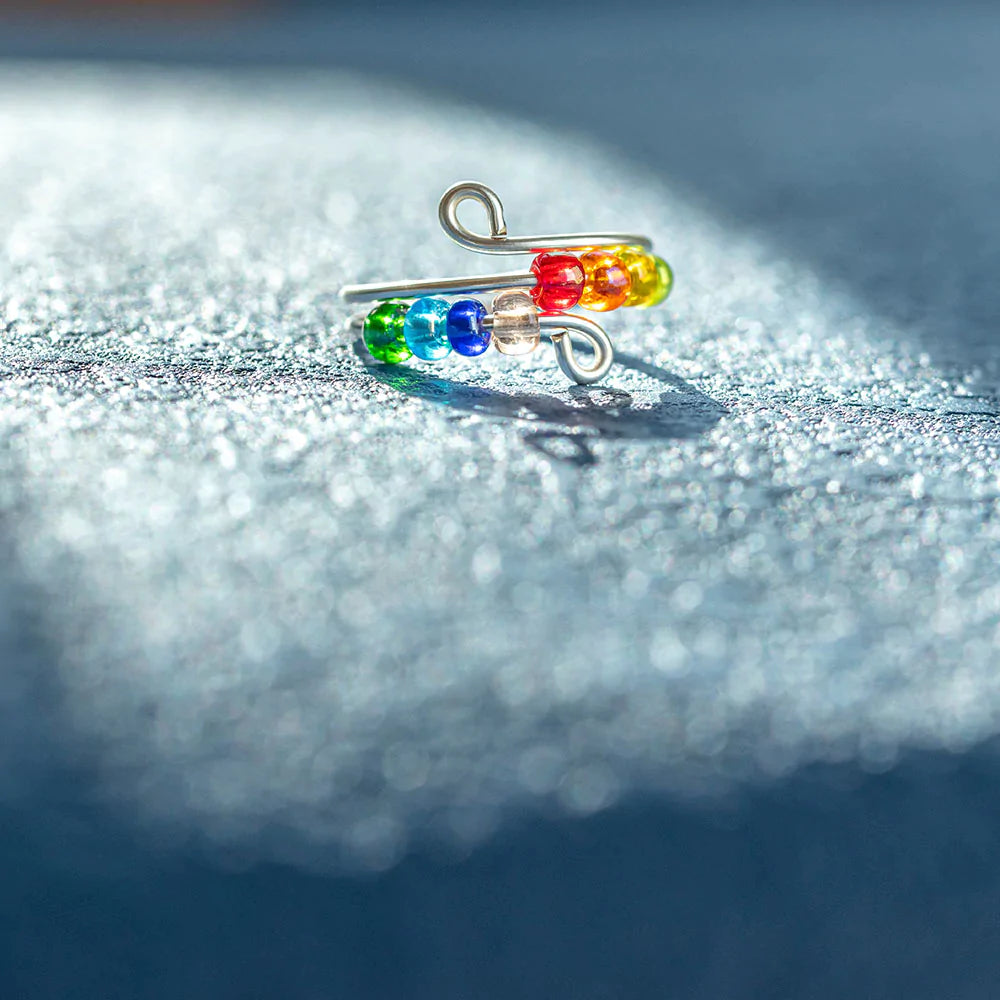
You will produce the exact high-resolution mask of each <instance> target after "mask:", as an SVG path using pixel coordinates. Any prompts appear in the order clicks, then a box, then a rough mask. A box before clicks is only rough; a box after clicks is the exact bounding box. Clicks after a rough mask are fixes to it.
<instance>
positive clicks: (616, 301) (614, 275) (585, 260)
mask: <svg viewBox="0 0 1000 1000" xmlns="http://www.w3.org/2000/svg"><path fill="white" fill-rule="evenodd" d="M580 263H581V264H582V265H583V272H584V274H585V275H586V279H585V280H584V284H583V294H582V295H581V296H580V305H581V306H583V308H584V309H594V310H596V311H597V312H607V311H608V310H609V309H617V308H618V307H619V306H620V305H622V304H623V303H624V302H625V300H626V299H627V298H628V293H629V292H630V291H631V290H632V278H631V277H630V276H629V273H628V270H627V268H626V267H625V265H624V264H623V263H622V262H621V260H619V258H618V257H616V256H615V255H614V254H613V253H608V252H607V250H590V251H588V252H587V253H585V254H584V255H583V256H582V257H581V258H580Z"/></svg>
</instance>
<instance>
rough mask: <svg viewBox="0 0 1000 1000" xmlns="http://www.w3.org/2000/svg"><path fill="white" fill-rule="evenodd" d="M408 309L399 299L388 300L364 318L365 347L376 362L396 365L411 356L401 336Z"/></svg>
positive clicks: (404, 339)
mask: <svg viewBox="0 0 1000 1000" xmlns="http://www.w3.org/2000/svg"><path fill="white" fill-rule="evenodd" d="M409 308H410V307H409V306H408V305H407V304H406V303H405V302H401V301H400V300H399V299H389V301H388V302H383V303H382V304H381V305H377V306H376V307H375V308H374V309H373V310H372V311H371V312H370V313H369V314H368V315H367V316H366V317H365V330H364V337H365V347H367V348H368V352H369V353H370V354H371V356H372V357H373V358H375V360H376V361H384V362H385V363H386V364H387V365H398V364H399V362H400V361H405V360H406V359H407V358H408V357H410V355H411V354H413V352H412V351H411V350H410V349H409V347H407V346H406V338H405V337H404V336H403V321H404V319H405V318H406V311H407V310H408V309H409Z"/></svg>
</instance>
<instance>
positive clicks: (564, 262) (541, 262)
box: [531, 253, 586, 311]
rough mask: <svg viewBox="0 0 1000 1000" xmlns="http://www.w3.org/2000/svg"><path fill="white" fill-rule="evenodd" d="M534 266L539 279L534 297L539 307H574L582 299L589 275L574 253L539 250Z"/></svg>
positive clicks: (532, 265) (532, 263)
mask: <svg viewBox="0 0 1000 1000" xmlns="http://www.w3.org/2000/svg"><path fill="white" fill-rule="evenodd" d="M531 270H532V271H534V273H535V278H536V279H537V280H538V283H537V284H536V285H535V287H534V288H533V289H532V290H531V297H532V298H533V299H534V300H535V305H537V306H538V308H539V309H542V310H546V311H547V310H549V309H572V308H573V306H575V305H576V304H577V302H579V301H580V296H581V294H582V293H583V283H584V281H585V280H586V275H585V274H584V273H583V265H582V264H581V263H580V261H579V260H578V259H577V258H576V257H574V256H573V255H572V254H571V253H540V254H539V255H538V256H537V257H536V258H535V259H534V260H533V261H532V262H531Z"/></svg>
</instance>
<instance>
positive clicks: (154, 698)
mask: <svg viewBox="0 0 1000 1000" xmlns="http://www.w3.org/2000/svg"><path fill="white" fill-rule="evenodd" d="M0 91H2V94H3V100H2V101H0V195H2V196H0V245H2V247H3V253H2V254H0V331H2V335H0V376H2V383H0V386H2V389H0V545H2V551H3V559H2V569H0V593H2V595H3V597H4V600H3V609H4V610H3V613H2V615H0V654H2V657H3V663H4V671H3V686H2V690H0V725H2V726H3V731H4V733H5V739H4V741H3V743H2V744H0V792H2V796H3V800H4V802H5V804H6V807H7V808H8V809H13V810H14V811H16V812H17V813H18V814H19V815H22V816H29V817H30V816H31V815H33V811H37V812H38V813H39V814H42V813H44V812H45V811H46V810H48V809H49V808H50V806H51V803H50V802H49V801H48V800H47V796H48V794H49V792H48V788H49V785H48V782H49V781H51V780H52V779H53V776H54V775H63V774H66V773H70V772H73V773H83V774H85V775H86V780H84V781H81V782H80V783H79V784H78V785H77V786H75V787H74V788H73V790H72V791H70V792H66V791H65V790H64V792H63V794H64V795H65V796H66V798H67V799H69V800H70V801H71V802H73V803H76V804H77V805H80V806H81V807H83V806H85V807H86V808H99V809H100V810H101V813H102V815H103V816H109V817H112V819H113V822H114V823H115V824H118V825H120V827H121V829H124V830H127V831H129V836H130V837H134V838H135V842H136V843H139V844H146V845H156V849H157V850H166V851H168V852H169V851H173V850H177V849H179V845H181V844H184V843H190V842H192V841H193V842H196V843H198V844H200V845H202V846H203V847H205V848H206V849H207V851H208V855H209V857H210V858H224V857H225V856H226V855H227V853H228V852H231V851H235V852H238V854H239V857H240V858H243V859H248V860H250V861H254V862H269V861H283V862H291V863H293V864H294V865H295V866H296V867H304V868H306V869H308V870H310V871H312V870H320V871H331V872H356V871H359V870H372V871H378V870H383V869H388V868H391V867H392V866H393V865H395V864H397V863H398V862H400V860H401V859H403V858H405V857H406V855H407V854H408V852H409V851H410V850H411V849H412V848H414V847H421V846H427V845H431V848H432V849H434V850H444V851H445V852H446V853H447V854H449V856H452V855H458V856H460V855H462V854H464V853H466V852H468V851H470V850H473V849H474V848H475V847H476V845H482V844H488V843H490V842H491V840H492V839H493V838H495V837H498V836H500V837H502V836H503V835H504V831H505V830H508V829H511V828H516V827H517V825H518V824H519V823H523V822H525V821H526V818H530V817H532V816H538V815H542V816H546V817H550V818H562V817H566V818H579V817H584V816H588V815H590V814H596V813H599V812H601V811H604V810H608V809H609V808H610V807H613V806H615V805H616V804H617V803H620V802H626V803H627V802H628V801H629V800H630V799H631V800H634V799H636V798H641V797H644V796H646V795H648V794H649V793H654V794H655V795H656V796H658V797H661V801H667V802H676V803H685V802H691V801H694V800H699V801H700V800H702V799H704V798H705V797H706V796H707V797H708V799H709V801H710V802H714V803H715V805H714V806H711V808H713V809H716V808H717V809H720V810H724V809H725V806H724V803H725V802H726V801H727V800H728V799H730V798H731V797H732V796H734V795H739V794H742V790H743V789H746V788H765V789H766V788H768V787H769V786H771V785H772V784H774V783H775V782H782V781H785V780H787V779H788V776H789V775H794V774H795V773H797V772H798V770H799V769H801V768H802V767H804V766H806V765H811V764H815V763H817V762H825V763H834V764H837V763H839V764H845V763H846V764H848V765H851V766H854V765H857V766H858V767H859V768H860V770H861V771H870V772H883V771H886V770H887V769H889V768H891V767H892V765H893V763H894V762H895V761H896V760H897V758H898V757H899V755H900V753H901V751H905V750H921V751H932V752H933V751H939V750H944V751H948V752H952V751H956V750H962V749H964V748H967V747H970V746H972V745H974V744H976V743H978V742H979V741H982V740H984V739H987V738H989V737H991V736H993V735H994V734H995V732H996V730H997V720H998V712H1000V678H998V676H997V672H996V661H997V653H996V651H997V642H998V627H1000V582H998V577H997V573H996V566H997V563H998V556H1000V521H998V519H997V512H998V510H1000V506H998V498H1000V463H998V457H1000V435H998V431H997V413H998V405H1000V390H998V386H1000V364H998V361H997V359H996V358H995V357H991V355H990V352H989V350H988V349H986V347H984V346H983V342H984V341H985V338H984V337H983V336H981V335H980V334H978V333H976V335H975V336H973V337H972V338H971V340H972V341H974V344H973V347H974V349H971V348H970V350H971V351H972V353H971V355H970V354H969V353H968V352H966V353H964V354H963V355H962V359H963V360H961V361H960V360H959V359H957V357H956V355H955V354H954V353H953V352H950V351H949V350H947V349H943V350H941V351H939V352H935V351H931V350H928V349H927V345H926V341H925V340H923V339H921V338H922V334H921V335H919V336H917V335H914V334H913V330H911V329H904V328H903V326H902V325H901V320H900V317H899V316H898V315H892V314H891V313H889V314H886V313H882V312H879V311H878V310H875V309H873V308H872V306H871V303H870V301H869V299H867V298H865V297H862V296H861V295H859V293H858V291H857V289H855V288H852V287H851V285H850V283H849V282H842V283H840V284H838V283H837V282H836V281H830V280H828V279H827V278H826V277H825V276H822V275H820V274H818V273H816V272H814V271H813V270H812V269H811V267H810V263H809V261H807V260H804V259H801V258H798V257H795V256H793V255H791V254H788V253H787V252H786V251H783V250H782V248H781V246H780V244H775V243H771V242H768V241H767V239H766V238H765V237H763V236H755V235H753V234H752V233H751V232H750V231H748V230H740V229H738V228H736V227H733V226H732V225H730V224H728V223H727V221H726V220H724V219H721V218H719V217H717V216H716V215H715V214H714V213H713V210H712V206H711V204H709V203H708V202H707V201H706V200H701V201H698V200H694V199H692V198H691V197H689V196H688V195H687V194H686V193H682V192H679V191H678V190H676V189H675V188H674V187H672V186H671V185H670V184H669V183H667V182H666V181H665V180H664V179H661V178H657V177H656V176H654V175H652V174H650V173H644V172H643V171H642V169H640V168H638V167H635V166H630V165H629V164H628V162H627V161H626V160H625V159H624V158H622V157H620V156H617V155H616V154H614V153H613V152H610V151H609V150H608V149H606V148H603V147H600V146H597V145H594V144H591V143H589V142H587V141H585V140H584V139H581V138H579V137H576V136H573V135H570V134H566V135H553V134H552V133H551V132H548V131H546V130H544V129H542V128H540V127H537V126H532V125H529V124H525V123H519V122H517V121H514V120H512V119H508V118H505V117H501V116H498V115H494V114H492V113H486V112H484V111H482V110H475V109H469V108H466V107H463V106H460V105H451V104H449V103H447V102H446V101H444V100H441V101H439V102H437V103H433V102H429V101H428V100H427V99H426V98H425V97H423V96H420V95H414V94H413V93H412V92H409V91H408V90H406V89H405V88H402V87H400V88H394V87H392V86H389V85H385V84H373V83H371V82H366V81H365V80H363V79H360V78H355V77H351V76H340V75H333V74H330V75H328V74H323V73H307V74H291V75H288V74H280V73H274V74H270V75H268V74H258V75H255V76H253V77H242V78H240V77H237V76H234V75H229V76H227V75H222V74H220V75H214V74H211V73H208V72H201V71H191V70H186V71H183V72H181V71H176V70H174V71H171V70H152V69H144V70H139V69H134V68H132V69H127V68H126V69H120V70H117V71H111V70H94V69H81V68H61V69H53V68H52V67H44V68H42V67H38V66H36V67H29V66H8V67H6V68H5V69H4V70H3V74H2V76H0ZM465 177H470V178H477V179H481V180H484V181H486V182H487V183H489V184H490V185H491V186H493V187H494V188H495V189H496V190H497V191H498V193H499V194H500V195H501V197H502V198H503V199H504V203H505V207H506V210H507V216H508V224H509V227H510V229H511V231H512V232H517V231H525V230H531V231H539V230H542V231H544V230H549V229H563V228H565V229H570V230H573V229H586V228H590V227H594V228H597V229H600V228H614V227H624V228H626V229H637V230H639V231H646V232H648V233H650V234H651V235H652V236H653V237H654V239H655V243H656V246H657V248H658V249H659V250H660V251H661V252H662V253H663V254H664V256H665V257H666V258H667V259H668V260H670V261H671V263H672V264H673V265H674V268H675V273H676V290H675V293H674V295H673V296H672V297H671V299H670V300H669V301H668V302H667V304H666V305H665V306H664V307H662V308H660V309H658V310H651V311H648V312H645V311H629V312H621V313H618V314H614V315H613V316H610V317H608V319H607V329H608V331H609V333H611V335H612V337H613V338H614V340H615V343H616V347H617V349H618V351H619V361H620V363H619V364H618V365H617V366H616V367H615V368H614V369H613V371H612V373H611V375H610V376H609V377H608V379H607V380H606V382H605V383H604V384H603V385H600V386H597V387H594V388H590V389H581V388H575V387H574V388H570V387H569V386H568V385H567V383H566V382H565V380H564V379H563V378H562V376H561V374H560V373H559V371H558V369H557V368H556V366H555V364H554V359H553V357H552V354H551V350H550V349H549V348H547V347H543V348H542V349H541V350H540V351H539V352H537V354H536V355H533V356H532V357H531V358H530V359H528V360H526V361H519V360H518V359H510V358H504V357H500V356H497V355H496V354H495V353H492V352H491V354H490V355H488V356H487V358H486V359H485V360H471V361H468V360H460V361H448V362H444V363H440V364H438V365H435V366H430V365H426V364H408V365H404V366H399V367H395V368H387V367H382V366H377V365H373V364H371V363H370V362H366V360H365V359H364V358H363V357H362V356H361V354H360V353H359V351H358V350H357V348H356V345H355V344H354V343H353V342H352V338H351V337H350V336H349V335H347V334H346V333H345V332H344V321H345V319H346V318H347V315H348V312H347V309H346V307H344V306H343V305H342V304H341V303H339V302H338V300H337V299H336V296H335V292H336V290H337V288H338V287H339V286H340V285H341V284H342V283H344V282H348V281H356V280H370V279H376V278H381V277H391V276H397V275H398V276H421V275H425V274H426V275H437V274H445V273H452V272H454V273H462V272H466V271H469V270H474V269H476V268H481V269H482V270H484V271H486V270H490V269H493V266H494V262H492V261H490V260H489V259H486V258H472V257H470V255H468V254H467V253H466V252H465V251H462V250H460V249H459V248H457V247H454V246H452V245H451V244H449V243H448V241H447V240H446V239H445V238H444V236H443V235H442V234H441V233H440V231H439V230H438V229H437V227H436V221H435V206H436V200H437V197H438V195H439V194H440V192H441V191H442V190H443V189H444V188H445V187H446V186H448V185H449V184H450V183H451V182H452V181H454V180H456V179H460V178H465ZM469 221H470V224H471V223H473V221H475V222H476V223H478V222H479V220H478V218H477V219H475V220H474V219H473V215H472V212H471V211H470V214H469ZM857 252H858V253H861V254H863V253H865V248H864V247H859V248H857ZM509 264H510V259H507V260H505V261H504V260H502V261H501V262H500V265H499V266H500V268H501V269H503V268H504V267H507V266H508V265H509ZM993 294H994V302H995V301H996V299H995V292H994V293H993ZM966 326H968V324H966ZM977 329H978V328H977ZM974 333H975V331H974ZM977 337H978V339H977ZM954 339H955V338H949V337H947V336H946V337H945V338H944V343H945V344H946V345H947V343H948V342H949V341H950V340H954ZM977 344H978V345H979V346H976V345H977ZM970 356H971V358H972V360H969V357H970ZM663 797H665V798H663ZM74 822H76V823H77V824H79V825H80V826H82V827H83V828H86V826H87V823H86V820H80V819H79V818H77V819H76V820H75V821H74ZM102 822H107V820H102ZM684 822H686V821H684ZM73 836H76V834H74V835H73ZM81 836H84V837H85V833H84V834H81ZM67 839H69V840H72V839H73V837H71V836H68V838H67ZM213 863H214V862H213ZM748 919H749V918H748ZM720 933H721V932H720ZM734 933H735V932H734ZM651 975H652V973H651ZM766 981H767V982H770V980H766ZM458 982H459V983H461V982H465V980H461V979H460V978H459V980H458ZM719 983H722V984H723V987H724V988H725V989H726V990H729V993H728V994H727V995H736V993H737V992H738V990H736V987H734V986H733V984H732V983H731V982H730V981H729V980H727V979H725V977H723V979H722V980H718V981H717V982H716V985H719ZM751 985H752V984H750V985H747V984H744V988H745V989H747V990H748V992H747V995H752V993H751V992H749V991H750V990H751ZM723 987H720V988H723ZM281 988H282V989H283V990H285V991H286V993H288V991H289V990H291V995H295V996H297V995H299V994H298V993H296V992H295V990H294V988H291V987H289V986H288V983H287V982H286V981H284V980H283V981H282V986H281ZM438 988H439V989H443V990H445V991H446V992H447V989H448V988H449V987H447V985H444V986H441V985H440V984H439V987H438ZM705 988H706V989H708V987H707V986H706V987H705ZM456 989H458V987H456ZM241 995H242V994H241ZM301 995H303V996H305V995H310V996H311V995H314V994H311V993H309V994H307V993H306V992H303V993H302V994H301ZM455 995H463V994H461V992H460V990H459V992H458V993H456V994H455ZM484 995H485V994H484ZM531 995H534V994H531ZM595 995H597V994H595ZM601 995H603V994H601ZM739 995H743V994H742V993H740V994H739ZM970 995H975V994H974V993H972V994H970Z"/></svg>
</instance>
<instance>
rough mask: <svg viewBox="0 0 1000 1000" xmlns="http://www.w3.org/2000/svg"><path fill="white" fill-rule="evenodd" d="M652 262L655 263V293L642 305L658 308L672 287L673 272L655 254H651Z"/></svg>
mask: <svg viewBox="0 0 1000 1000" xmlns="http://www.w3.org/2000/svg"><path fill="white" fill-rule="evenodd" d="M653 260H654V261H655V262H656V291H655V292H654V293H653V294H652V295H650V297H649V298H648V299H646V301H645V302H644V303H643V305H645V306H658V305H659V304H660V303H661V302H662V301H663V300H664V299H665V298H666V297H667V296H668V295H669V294H670V289H672V288H673V287H674V272H673V271H671V270H670V265H669V264H668V263H667V262H666V261H665V260H664V259H663V258H662V257H657V256H656V254H653Z"/></svg>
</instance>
